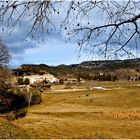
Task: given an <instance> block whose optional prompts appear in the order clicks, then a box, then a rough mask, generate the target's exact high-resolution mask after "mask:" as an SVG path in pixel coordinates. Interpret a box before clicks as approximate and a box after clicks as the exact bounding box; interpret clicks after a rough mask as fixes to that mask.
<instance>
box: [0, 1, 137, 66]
mask: <svg viewBox="0 0 140 140" xmlns="http://www.w3.org/2000/svg"><path fill="white" fill-rule="evenodd" d="M20 2H22V1H20ZM67 2H68V1H66V2H65V4H63V6H61V8H60V7H59V5H57V7H56V11H55V12H54V13H52V14H51V16H50V15H47V16H48V17H49V19H50V20H51V21H52V23H53V25H52V24H50V23H49V24H45V22H44V26H45V29H43V30H41V29H40V28H38V30H35V31H33V34H30V35H29V36H27V34H28V32H29V30H30V29H31V27H32V25H33V22H34V19H32V17H33V15H34V13H33V9H32V8H31V9H30V10H27V12H26V14H25V15H24V16H23V18H22V20H19V22H18V23H17V24H16V26H15V25H14V23H15V21H17V20H18V17H19V16H20V14H21V13H22V12H23V9H24V7H22V6H21V7H19V8H16V10H15V11H14V14H13V16H12V17H10V18H8V17H9V16H10V13H11V12H12V11H8V12H7V13H6V14H5V16H4V17H5V19H4V21H3V22H2V20H1V19H0V39H1V40H2V42H3V43H4V44H5V45H6V46H7V47H8V48H9V50H10V53H11V56H12V59H11V61H10V64H9V65H10V67H13V68H15V67H18V66H20V65H21V64H47V65H60V64H75V63H80V62H82V61H87V60H102V59H104V57H101V56H100V55H98V54H97V53H96V52H95V53H94V55H91V56H89V52H88V53H87V54H86V52H85V51H83V50H81V51H80V52H79V50H80V48H78V47H77V46H78V45H77V44H78V43H77V38H71V39H70V40H69V39H68V38H67V36H66V32H65V30H64V29H63V30H62V29H61V23H62V21H64V17H66V10H65V9H67V6H68V4H67ZM0 4H3V3H2V2H1V3H0ZM1 6H2V5H1ZM11 10H12V9H11ZM57 11H59V13H58V12H57ZM114 11H115V10H114ZM131 12H135V11H131ZM76 13H78V11H76ZM135 13H136V12H135ZM138 13H139V11H138ZM74 15H75V16H76V14H74ZM79 17H80V18H79V19H77V18H75V19H76V21H74V20H73V17H72V16H71V17H70V18H71V21H72V22H71V23H72V24H71V25H70V26H69V27H68V26H66V27H67V28H73V26H75V25H77V21H78V24H79V23H80V24H81V25H83V26H84V25H88V26H89V27H90V25H92V24H93V23H94V25H102V23H103V21H104V22H105V21H106V15H103V16H101V14H98V11H97V9H95V11H94V12H92V13H88V16H84V18H83V16H82V15H81V16H79ZM0 18H1V17H0ZM8 19H9V20H8ZM89 23H90V24H89ZM13 27H14V28H13ZM63 27H65V26H63ZM46 30H47V31H48V32H47V31H46ZM60 30H61V33H60ZM128 35H129V34H128ZM80 36H82V34H80ZM80 36H79V38H80ZM105 37H106V35H105V34H103V37H102V38H98V39H99V40H97V39H96V40H95V41H94V42H95V43H96V42H97V41H99V42H100V41H101V40H103V39H105ZM93 40H94V39H92V40H91V43H90V44H92V43H93ZM97 43H98V42H97ZM133 44H134V43H133V42H132V45H133ZM86 49H87V50H88V46H86ZM110 55H111V53H110Z"/></svg>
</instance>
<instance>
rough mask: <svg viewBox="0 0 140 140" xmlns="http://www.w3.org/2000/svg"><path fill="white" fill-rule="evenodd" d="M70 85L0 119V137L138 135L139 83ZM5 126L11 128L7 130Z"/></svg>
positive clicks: (135, 136)
mask: <svg viewBox="0 0 140 140" xmlns="http://www.w3.org/2000/svg"><path fill="white" fill-rule="evenodd" d="M70 87H71V88H70V89H62V88H64V87H63V86H54V87H53V89H52V90H50V91H44V93H43V94H42V97H43V102H42V103H41V104H40V105H35V106H32V107H30V108H28V113H27V115H26V117H24V118H21V119H18V120H14V121H11V122H8V121H5V120H0V127H1V128H3V129H5V130H6V132H5V134H4V130H3V131H2V129H1V130H0V137H1V138H11V137H12V138H81V139H83V138H84V139H88V138H137V139H138V138H140V82H89V83H82V84H79V85H70ZM89 87H95V88H94V89H93V90H87V88H89ZM77 88H78V90H75V89H77ZM3 124H8V125H6V126H7V127H2V126H3ZM9 126H11V129H12V128H15V129H12V130H11V131H12V132H10V133H9V129H7V128H9ZM18 128H19V129H18ZM7 130H8V131H7ZM17 130H18V132H17ZM20 132H21V133H20ZM13 133H18V134H15V135H13Z"/></svg>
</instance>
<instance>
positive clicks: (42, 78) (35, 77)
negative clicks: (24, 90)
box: [23, 74, 59, 85]
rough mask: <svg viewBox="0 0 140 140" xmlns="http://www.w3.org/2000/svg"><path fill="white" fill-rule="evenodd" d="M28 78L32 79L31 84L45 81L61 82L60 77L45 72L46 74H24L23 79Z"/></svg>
mask: <svg viewBox="0 0 140 140" xmlns="http://www.w3.org/2000/svg"><path fill="white" fill-rule="evenodd" d="M26 78H28V79H29V81H30V84H31V85H32V84H35V83H40V82H43V81H46V82H50V83H54V82H59V79H57V78H56V77H54V76H53V75H52V74H44V75H30V76H24V77H23V79H26Z"/></svg>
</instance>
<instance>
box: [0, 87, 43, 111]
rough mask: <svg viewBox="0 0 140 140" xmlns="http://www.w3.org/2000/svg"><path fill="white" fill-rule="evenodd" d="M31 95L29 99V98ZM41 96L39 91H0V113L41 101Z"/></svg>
mask: <svg viewBox="0 0 140 140" xmlns="http://www.w3.org/2000/svg"><path fill="white" fill-rule="evenodd" d="M29 95H32V96H31V99H30V98H29V97H30V96H29ZM41 101H42V98H41V94H40V93H39V92H37V93H36V92H32V93H28V92H21V91H20V90H19V89H15V90H9V92H6V93H0V113H5V112H8V111H14V110H17V109H21V108H24V107H26V106H28V105H29V104H30V105H35V104H39V103H41Z"/></svg>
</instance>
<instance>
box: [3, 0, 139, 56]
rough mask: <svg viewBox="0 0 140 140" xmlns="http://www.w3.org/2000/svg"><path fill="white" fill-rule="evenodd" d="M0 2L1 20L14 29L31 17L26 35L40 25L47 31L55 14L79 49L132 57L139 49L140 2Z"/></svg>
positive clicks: (94, 0) (105, 54) (91, 0)
mask: <svg viewBox="0 0 140 140" xmlns="http://www.w3.org/2000/svg"><path fill="white" fill-rule="evenodd" d="M0 5H1V8H0V15H1V21H2V22H3V23H4V22H5V21H6V22H7V23H8V24H10V23H12V27H13V29H14V27H15V26H16V24H18V23H19V22H20V21H21V20H22V19H23V18H24V17H25V16H27V15H28V16H29V17H30V19H31V21H32V25H31V27H30V30H29V32H28V34H27V35H30V34H31V33H34V31H36V30H37V29H39V28H40V27H41V28H42V29H43V30H44V28H45V30H44V31H46V32H47V31H48V28H46V27H48V26H47V25H51V26H52V27H53V22H52V20H51V19H52V18H51V17H52V16H53V14H54V13H57V14H59V15H61V14H62V15H63V16H65V18H64V20H62V21H61V25H60V26H61V28H62V29H64V30H65V31H66V32H67V35H68V37H70V39H77V44H78V46H80V50H81V49H84V50H89V52H90V53H91V54H94V53H97V52H98V53H99V54H102V55H104V56H105V57H108V56H110V55H112V54H113V55H115V56H116V57H118V56H124V55H127V56H131V55H133V54H135V53H134V50H136V51H137V52H138V49H139V48H138V47H139V46H138V45H139V44H138V42H139V39H140V1H135V0H128V1H104V0H102V1H96V0H90V1H81V0H79V1H50V0H49V1H44V0H40V1H1V2H0ZM63 8H64V9H65V13H64V11H63V10H62V9H63ZM62 11H63V13H61V12H62ZM9 13H10V14H9ZM17 13H18V14H17ZM15 15H16V16H17V18H16V20H15V21H14V22H11V21H13V17H14V16H15ZM99 19H100V22H99ZM3 30H4V29H3ZM73 37H74V38H73Z"/></svg>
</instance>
